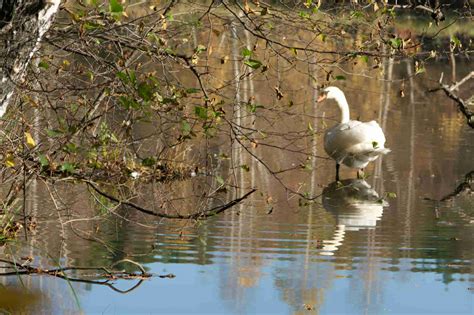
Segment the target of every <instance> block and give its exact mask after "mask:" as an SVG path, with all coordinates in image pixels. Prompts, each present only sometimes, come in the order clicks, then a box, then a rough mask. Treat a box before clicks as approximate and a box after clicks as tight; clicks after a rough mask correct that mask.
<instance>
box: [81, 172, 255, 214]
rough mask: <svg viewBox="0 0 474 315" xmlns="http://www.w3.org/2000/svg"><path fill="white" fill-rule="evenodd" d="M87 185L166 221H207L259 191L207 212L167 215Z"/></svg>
mask: <svg viewBox="0 0 474 315" xmlns="http://www.w3.org/2000/svg"><path fill="white" fill-rule="evenodd" d="M85 183H86V184H87V185H88V186H89V187H90V188H92V189H93V190H94V191H95V192H97V193H98V194H99V195H101V196H103V197H105V198H107V199H109V200H111V201H113V202H116V203H119V204H121V205H125V206H128V207H131V208H133V209H135V210H138V211H140V212H143V213H145V214H148V215H152V216H155V217H160V218H165V219H181V220H186V219H195V220H197V219H206V218H209V217H212V216H215V215H216V214H219V213H221V212H223V211H225V210H227V209H229V208H231V207H233V206H235V205H236V204H238V203H240V202H241V201H242V200H244V199H246V198H247V197H248V196H250V195H251V194H253V193H254V192H255V191H257V189H255V188H253V189H252V190H250V191H248V192H247V193H246V194H244V195H243V196H242V197H240V198H237V199H234V200H232V201H230V202H228V203H226V204H224V205H221V206H216V207H214V208H211V209H207V210H204V211H200V212H198V213H193V214H184V215H183V214H169V213H165V212H155V211H153V210H150V209H146V208H143V207H141V206H139V205H137V204H135V203H133V202H130V201H125V200H120V199H118V198H116V197H114V196H112V195H110V194H108V193H106V192H104V191H103V190H101V189H99V188H98V187H97V186H96V185H95V184H94V183H93V182H91V181H85Z"/></svg>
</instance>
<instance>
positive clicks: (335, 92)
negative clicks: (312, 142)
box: [318, 86, 390, 180]
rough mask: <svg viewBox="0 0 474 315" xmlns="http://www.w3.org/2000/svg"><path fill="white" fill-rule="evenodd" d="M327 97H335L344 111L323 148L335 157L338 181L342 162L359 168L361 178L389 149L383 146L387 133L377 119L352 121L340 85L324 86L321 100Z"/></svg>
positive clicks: (327, 135) (325, 138) (328, 133)
mask: <svg viewBox="0 0 474 315" xmlns="http://www.w3.org/2000/svg"><path fill="white" fill-rule="evenodd" d="M325 99H333V100H335V101H336V103H337V105H338V106H339V109H340V110H341V122H340V123H339V124H337V125H335V126H334V127H331V128H330V129H329V130H327V131H326V133H325V135H324V150H325V151H326V153H327V154H328V155H329V156H330V157H331V158H333V159H334V160H336V180H339V167H340V165H341V164H344V165H346V166H348V167H351V168H357V169H358V170H357V177H358V178H361V174H360V173H362V171H363V169H364V167H366V166H367V164H369V162H372V161H373V160H375V159H376V158H377V157H378V156H379V155H381V154H387V153H388V152H390V149H387V148H385V147H384V145H385V135H384V134H383V131H382V128H380V126H379V124H378V123H377V122H376V121H374V120H372V121H369V122H361V121H358V120H350V117H349V105H348V104H347V100H346V97H345V96H344V93H343V92H342V91H341V90H340V89H339V88H337V87H335V86H330V87H327V88H325V89H323V90H322V91H321V93H320V96H319V98H318V103H320V102H322V101H324V100H325Z"/></svg>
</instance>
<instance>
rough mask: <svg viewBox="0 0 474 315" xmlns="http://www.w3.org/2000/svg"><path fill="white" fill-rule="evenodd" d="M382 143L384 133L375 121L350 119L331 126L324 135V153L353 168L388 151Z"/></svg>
mask: <svg viewBox="0 0 474 315" xmlns="http://www.w3.org/2000/svg"><path fill="white" fill-rule="evenodd" d="M384 145H385V135H384V133H383V131H382V128H380V126H379V124H378V123H377V122H375V121H370V122H365V123H364V122H360V121H357V120H351V121H349V122H348V123H344V124H339V125H336V126H334V127H332V128H331V129H329V130H328V131H327V132H326V134H325V137H324V149H325V150H326V153H327V154H328V155H329V156H331V157H332V158H333V159H335V160H336V161H337V162H338V163H343V164H345V165H347V166H349V167H355V168H363V167H365V165H367V163H369V162H370V161H373V160H375V159H376V158H377V157H378V156H379V155H380V154H386V153H388V152H389V151H390V150H388V149H386V148H385V146H384Z"/></svg>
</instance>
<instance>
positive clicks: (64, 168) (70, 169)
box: [59, 162, 76, 174]
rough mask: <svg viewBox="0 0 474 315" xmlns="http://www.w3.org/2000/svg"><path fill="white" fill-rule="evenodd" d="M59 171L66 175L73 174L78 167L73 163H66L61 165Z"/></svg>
mask: <svg viewBox="0 0 474 315" xmlns="http://www.w3.org/2000/svg"><path fill="white" fill-rule="evenodd" d="M59 170H60V171H61V172H64V173H70V174H72V173H74V171H75V170H76V167H75V166H74V164H72V163H69V162H64V163H63V164H61V168H60V169H59Z"/></svg>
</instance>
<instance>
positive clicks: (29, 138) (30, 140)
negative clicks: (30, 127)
mask: <svg viewBox="0 0 474 315" xmlns="http://www.w3.org/2000/svg"><path fill="white" fill-rule="evenodd" d="M25 139H26V145H27V146H28V147H29V148H30V149H31V148H34V147H35V146H36V142H35V139H33V137H32V136H31V134H30V133H29V132H25Z"/></svg>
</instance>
